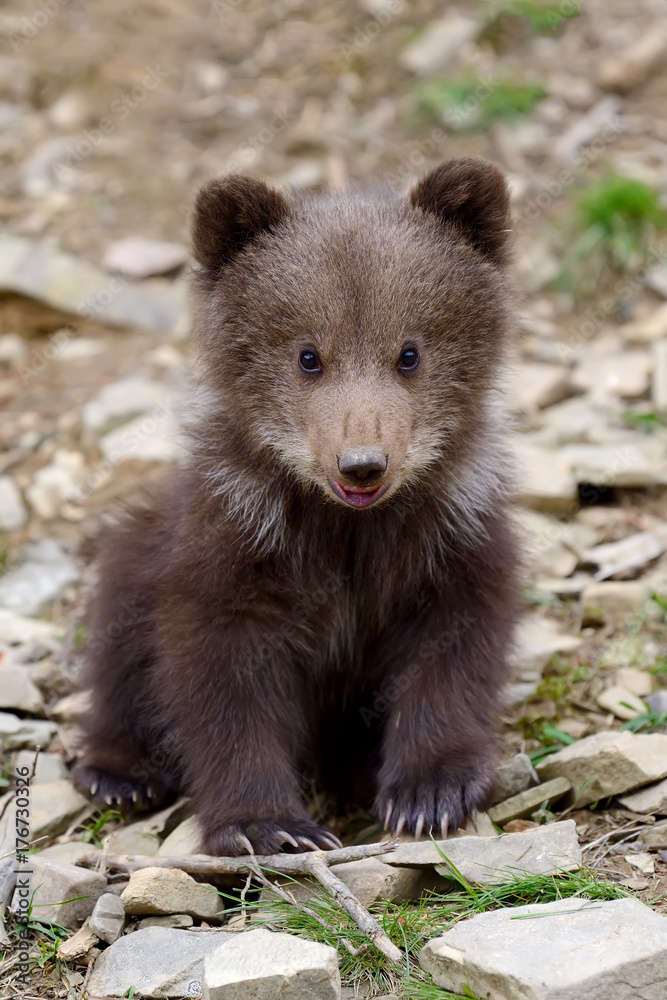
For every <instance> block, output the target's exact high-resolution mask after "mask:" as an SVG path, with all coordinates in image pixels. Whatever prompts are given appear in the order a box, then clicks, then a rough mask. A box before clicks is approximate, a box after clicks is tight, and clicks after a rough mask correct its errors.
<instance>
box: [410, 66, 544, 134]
mask: <svg viewBox="0 0 667 1000" xmlns="http://www.w3.org/2000/svg"><path fill="white" fill-rule="evenodd" d="M545 94H546V91H545V89H544V86H543V85H542V84H541V83H539V82H528V83H518V82H512V81H509V80H494V79H492V78H488V79H484V78H479V77H467V78H462V79H460V80H441V81H438V82H430V83H425V84H422V85H421V86H420V87H418V89H417V90H416V92H415V101H414V110H415V115H416V117H417V119H418V120H420V121H422V122H432V121H437V122H439V123H441V124H442V123H444V124H445V125H447V126H449V127H450V128H452V129H454V130H457V131H481V130H482V129H485V128H488V126H489V125H490V124H491V123H492V122H494V121H497V120H499V119H504V120H510V121H512V120H517V119H519V118H521V117H522V116H523V115H526V114H528V113H529V112H530V111H532V110H533V108H534V107H535V105H536V104H537V102H538V101H541V100H542V98H543V97H544V96H545Z"/></svg>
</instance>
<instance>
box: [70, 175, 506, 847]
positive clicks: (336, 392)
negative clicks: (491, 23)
mask: <svg viewBox="0 0 667 1000" xmlns="http://www.w3.org/2000/svg"><path fill="white" fill-rule="evenodd" d="M508 229H509V223H508V196H507V190H506V186H505V183H504V180H503V178H502V176H501V175H500V173H499V172H498V171H497V170H496V169H495V168H494V167H493V166H491V165H490V164H486V163H484V162H482V161H474V160H458V161H452V162H451V163H446V164H443V165H442V166H441V167H439V168H438V169H437V170H435V171H434V172H433V173H431V174H429V175H428V176H427V177H425V178H423V179H422V180H421V181H420V182H419V184H418V185H417V186H416V187H415V189H414V190H413V192H412V194H411V195H410V196H409V197H408V198H405V197H403V196H401V195H397V194H394V193H393V192H380V193H377V194H361V193H356V194H354V193H353V194H346V195H329V196H323V197H319V198H310V197H298V196H292V195H290V196H289V197H288V196H283V195H281V194H279V193H277V192H274V191H270V190H269V189H268V188H267V187H266V186H265V185H263V184H262V183H260V182H259V181H254V180H251V179H248V178H243V177H231V178H227V179H225V180H218V181H213V182H211V183H210V184H209V185H207V186H206V187H205V188H204V189H203V190H202V191H201V192H200V194H199V198H198V202H197V207H196V211H195V220H194V227H193V230H194V231H193V243H194V255H195V258H196V260H197V262H198V265H199V271H198V273H197V276H196V279H195V285H196V287H195V304H196V335H197V339H198V344H199V348H200V356H201V372H202V391H201V399H200V407H201V416H200V418H199V420H198V422H197V425H196V427H195V430H194V434H193V446H192V457H191V459H190V461H189V463H188V464H187V466H186V467H185V468H184V469H181V470H177V471H175V472H174V473H173V475H172V478H171V481H170V482H169V483H168V484H167V485H166V486H165V488H164V489H163V491H162V492H161V493H160V495H159V496H157V497H156V498H155V501H154V503H153V505H152V507H151V508H150V509H149V510H146V511H138V512H136V513H134V514H132V515H131V516H129V517H128V518H127V519H126V520H125V521H124V523H123V524H122V525H121V526H120V527H119V528H118V529H116V530H115V531H113V532H111V533H110V534H109V536H108V537H107V539H106V540H105V541H104V543H103V551H102V558H101V574H102V576H101V585H100V588H99V590H98V593H97V596H96V599H95V602H94V606H93V608H92V615H91V641H90V645H89V672H88V677H87V683H89V684H91V685H92V687H93V690H94V707H93V710H92V712H91V715H90V718H89V720H88V730H87V732H88V736H87V747H86V754H85V758H84V759H83V761H81V762H80V763H79V765H78V767H77V770H76V780H77V784H78V786H79V787H80V788H81V789H83V790H86V791H87V792H88V793H90V792H91V787H92V788H93V789H94V795H93V797H94V798H96V799H98V800H102V799H104V798H108V799H111V800H112V801H122V802H123V803H124V804H126V805H130V806H131V805H132V801H133V800H134V802H135V804H136V805H138V806H141V805H144V806H145V805H148V804H149V803H150V801H151V800H152V801H153V802H154V803H157V801H158V800H159V799H163V798H165V797H167V796H168V795H169V794H172V793H173V792H174V790H175V789H176V788H177V787H181V788H183V789H185V790H186V791H187V792H188V793H189V794H191V795H192V797H193V800H194V805H195V808H196V809H197V811H198V813H199V815H200V817H201V820H202V823H203V829H204V845H203V846H204V848H205V850H207V851H209V852H211V853H223V854H235V853H238V852H243V851H245V850H247V849H248V848H249V845H250V844H251V845H252V847H253V849H254V850H255V851H257V852H259V853H270V852H272V851H276V850H280V849H281V848H283V847H285V846H288V848H289V845H292V846H294V844H296V843H298V844H299V845H300V846H303V845H304V844H305V845H306V846H309V845H320V846H325V847H326V846H331V844H332V841H331V839H327V835H326V831H324V830H323V829H322V828H321V827H319V826H317V825H316V824H315V823H314V822H313V821H312V820H311V819H310V817H309V815H308V812H307V810H306V806H305V803H304V795H303V789H302V780H303V776H304V775H312V774H315V775H316V776H318V777H319V780H320V781H321V782H323V783H324V784H325V785H326V786H328V787H336V788H338V789H339V790H340V789H342V790H343V792H345V791H347V792H348V793H350V792H351V791H353V790H355V789H357V790H362V789H363V788H365V787H367V783H368V782H370V784H371V786H372V788H373V795H374V799H375V806H376V809H377V812H378V815H379V816H380V818H381V819H383V820H384V819H385V817H388V825H389V827H390V828H391V829H393V830H396V829H400V828H401V827H403V826H404V827H405V828H406V829H408V830H412V831H415V829H416V830H417V831H419V829H420V828H421V827H423V828H424V829H425V830H429V829H431V828H432V829H433V830H434V831H440V830H441V828H442V827H444V826H445V825H446V823H447V822H449V823H450V824H451V825H453V826H454V827H457V826H459V825H460V824H461V823H462V822H463V820H464V818H465V815H466V814H467V813H474V812H475V810H477V809H478V808H479V807H481V806H483V805H484V803H485V800H486V798H487V796H488V793H489V789H490V786H491V783H492V780H493V774H494V767H495V742H494V735H493V722H494V716H495V713H496V711H497V708H498V705H499V695H500V691H501V688H502V685H503V684H504V682H505V680H506V675H507V669H506V653H507V649H508V645H509V643H510V640H511V631H512V624H513V620H514V616H515V554H514V543H513V540H512V538H511V534H510V530H509V527H508V523H507V519H506V503H507V492H508V486H507V473H506V468H505V459H504V457H503V448H502V443H501V439H500V437H499V435H498V417H497V415H496V412H495V403H494V399H495V395H496V392H497V388H496V384H497V379H498V374H499V371H500V369H501V366H502V360H503V351H504V347H505V342H506V339H507V334H508V330H509V326H510V322H511V310H510V307H509V299H510V296H509V292H508V287H507V281H506V278H505V276H504V265H505V263H506V259H507V254H508V251H507V231H508ZM406 344H410V345H413V346H415V347H417V348H418V349H419V351H420V355H421V360H420V364H419V367H418V368H417V369H416V370H415V371H413V372H408V373H405V372H401V371H399V370H398V369H397V361H398V359H399V357H400V355H401V352H402V350H403V349H404V348H405V346H406ZM304 349H313V350H317V351H318V353H319V356H320V358H321V361H322V371H321V372H320V373H316V374H312V373H305V372H303V371H302V370H301V369H300V368H299V364H298V357H299V352H300V351H302V350H304ZM360 447H373V448H374V449H375V450H376V452H378V451H379V452H380V453H381V454H382V455H385V456H387V458H388V466H387V469H386V472H385V473H383V474H382V475H379V476H378V475H374V479H373V484H375V483H378V484H379V485H383V484H384V485H387V490H386V492H385V494H384V496H383V497H382V498H381V499H380V500H378V502H377V503H376V504H374V505H373V506H370V507H368V508H366V509H361V510H357V509H353V508H351V507H349V506H347V505H346V504H345V503H344V502H343V500H341V499H339V498H338V497H337V496H335V495H334V492H333V490H332V487H331V485H330V483H329V479H332V478H333V479H335V480H336V481H338V482H343V480H344V477H343V478H342V479H341V474H340V472H339V471H338V462H339V460H340V457H341V455H343V454H345V453H347V452H348V451H349V449H351V448H352V449H354V448H360ZM128 609H129V610H128ZM299 838H301V839H299Z"/></svg>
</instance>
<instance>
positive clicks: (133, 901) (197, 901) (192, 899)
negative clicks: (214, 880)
mask: <svg viewBox="0 0 667 1000" xmlns="http://www.w3.org/2000/svg"><path fill="white" fill-rule="evenodd" d="M121 899H122V901H123V906H124V907H125V912H126V913H131V914H133V915H140V916H160V915H161V914H167V913H189V914H190V916H191V917H198V918H200V919H203V920H211V919H212V918H214V917H216V916H218V915H221V914H222V911H223V910H224V905H225V904H224V901H223V900H222V899H221V898H220V896H219V895H218V893H217V892H216V890H215V889H214V888H213V886H211V885H207V884H206V883H204V882H196V881H195V880H194V879H193V878H192V876H191V875H188V874H187V873H186V872H183V871H180V869H178V868H142V869H140V871H137V872H133V873H132V874H131V875H130V881H129V884H128V886H127V888H126V889H125V890H124V891H123V894H122V896H121Z"/></svg>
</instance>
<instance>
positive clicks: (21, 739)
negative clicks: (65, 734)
mask: <svg viewBox="0 0 667 1000" xmlns="http://www.w3.org/2000/svg"><path fill="white" fill-rule="evenodd" d="M57 728H58V727H57V726H56V724H55V723H54V722H50V721H48V720H47V719H19V717H18V715H13V714H12V713H11V712H0V748H1V749H2V750H23V749H30V750H34V749H35V748H36V747H38V746H39V747H47V746H48V745H49V743H50V742H51V740H52V739H53V737H54V736H55V735H56V732H57Z"/></svg>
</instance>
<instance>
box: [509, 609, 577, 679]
mask: <svg viewBox="0 0 667 1000" xmlns="http://www.w3.org/2000/svg"><path fill="white" fill-rule="evenodd" d="M580 645H581V639H579V638H578V637H577V636H576V635H568V634H567V633H566V632H563V631H561V629H560V628H559V626H558V623H557V622H555V621H553V619H551V618H545V617H544V616H543V615H539V614H535V615H526V616H525V617H524V618H523V619H522V620H521V621H520V622H519V625H518V628H517V630H516V636H515V649H514V651H513V653H512V664H513V666H514V668H515V670H517V671H519V672H523V671H526V670H529V671H537V672H538V673H541V672H542V671H543V670H544V668H545V667H546V665H547V663H548V662H549V660H550V659H551V657H552V656H553V655H554V653H570V652H573V651H574V650H575V649H578V647H579V646H580Z"/></svg>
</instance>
